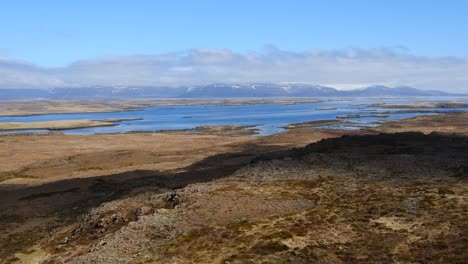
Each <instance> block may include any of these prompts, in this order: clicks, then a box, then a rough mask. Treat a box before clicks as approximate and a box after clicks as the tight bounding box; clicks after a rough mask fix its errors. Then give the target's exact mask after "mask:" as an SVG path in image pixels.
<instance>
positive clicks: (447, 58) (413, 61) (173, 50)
mask: <svg viewBox="0 0 468 264" xmlns="http://www.w3.org/2000/svg"><path fill="white" fill-rule="evenodd" d="M0 1H1V4H0V89H1V88H12V87H16V88H26V87H43V88H44V87H64V86H65V87H86V86H94V85H106V86H135V85H145V86H168V87H169V86H180V85H196V84H208V83H215V82H223V83H235V82H282V83H284V82H307V83H313V84H320V85H329V86H333V87H337V88H342V89H348V88H357V87H363V86H367V85H373V84H382V85H388V86H398V85H410V86H415V87H417V88H420V89H438V90H446V91H455V92H459V91H461V92H468V15H467V14H468V0H459V1H456V0H440V1H435V0H424V1H422V0H406V1H401V0H389V1H386V0H385V1H384V0H373V1H370V0H368V1H364V0H352V1H351V0H334V1H333V0H327V1H319V0H316V1H312V0H309V1H305V0H304V1H299V0H297V1H294V0H290V1H286V0H284V1H280V0H278V1H273V0H270V1H262V0H257V1H253V0H251V1H243V0H237V1H203V0H197V1H195V0H194V1H189V0H186V1H178V0H172V1H150V0H146V1H144V0H133V1H130V0H128V1H119V0H112V1H110V0H99V1H97V0H93V1H90V0H80V1H64V0H61V1H58V0H56V1H51V0H40V1H39V0H38V1H36V0H30V1H25V0H15V1H7V0H4V1H2V0H0Z"/></svg>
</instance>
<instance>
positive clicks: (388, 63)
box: [0, 47, 468, 92]
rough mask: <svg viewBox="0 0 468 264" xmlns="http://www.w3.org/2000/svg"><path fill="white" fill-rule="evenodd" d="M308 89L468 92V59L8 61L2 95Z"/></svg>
mask: <svg viewBox="0 0 468 264" xmlns="http://www.w3.org/2000/svg"><path fill="white" fill-rule="evenodd" d="M247 82H268V83H281V82H306V83H313V84H321V85H329V86H334V87H338V88H340V87H341V88H353V87H361V86H366V85H372V84H383V85H389V86H397V85H410V86H414V87H418V88H421V89H437V90H442V91H451V92H466V91H467V90H468V59H466V58H455V57H424V56H415V55H412V54H410V53H408V52H407V51H406V50H404V49H402V48H381V49H367V50H363V49H344V50H332V51H320V50H308V51H303V52H289V51H284V50H280V49H277V48H275V47H267V48H265V50H263V51H261V52H247V53H239V52H234V51H231V50H228V49H191V50H187V51H181V52H172V53H166V54H159V55H133V56H107V57H101V58H95V59H89V60H82V61H77V62H74V63H72V64H70V65H68V66H65V67H57V68H45V67H41V66H38V65H34V64H31V63H27V62H22V61H18V60H13V59H10V58H5V57H1V56H0V88H38V87H44V88H49V87H87V86H168V87H170V86H183V85H200V84H211V83H247Z"/></svg>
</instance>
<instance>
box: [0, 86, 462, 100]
mask: <svg viewBox="0 0 468 264" xmlns="http://www.w3.org/2000/svg"><path fill="white" fill-rule="evenodd" d="M449 95H459V94H450V93H446V92H441V91H428V90H419V89H416V88H413V87H409V86H399V87H393V88H391V87H387V86H382V85H373V86H369V87H365V88H361V89H354V90H338V89H335V88H332V87H326V86H320V85H310V84H269V83H255V84H211V85H199V86H188V87H176V88H174V87H104V86H98V87H82V88H53V89H0V100H13V99H55V100H59V99H63V100H67V99H145V98H247V97H260V98H268V97H353V96H354V97H383V96H391V97H404V96H449Z"/></svg>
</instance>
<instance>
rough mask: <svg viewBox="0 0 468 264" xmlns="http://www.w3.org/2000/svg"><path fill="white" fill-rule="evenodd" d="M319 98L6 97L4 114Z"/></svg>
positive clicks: (295, 101) (1, 106)
mask: <svg viewBox="0 0 468 264" xmlns="http://www.w3.org/2000/svg"><path fill="white" fill-rule="evenodd" d="M320 102H322V101H321V100H317V99H287V98H286V99H225V100H220V99H192V100H188V99H187V100H181V99H174V100H169V99H161V100H153V99H148V100H125V101H109V100H108V101H106V100H96V101H90V100H70V101H66V100H37V101H2V102H1V104H0V113H1V114H0V117H15V116H18V117H19V116H37V115H48V114H85V113H118V112H126V111H137V110H141V109H145V108H148V107H155V106H196V105H226V106H238V105H252V104H279V105H292V104H302V103H304V104H306V103H310V104H315V103H320Z"/></svg>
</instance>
